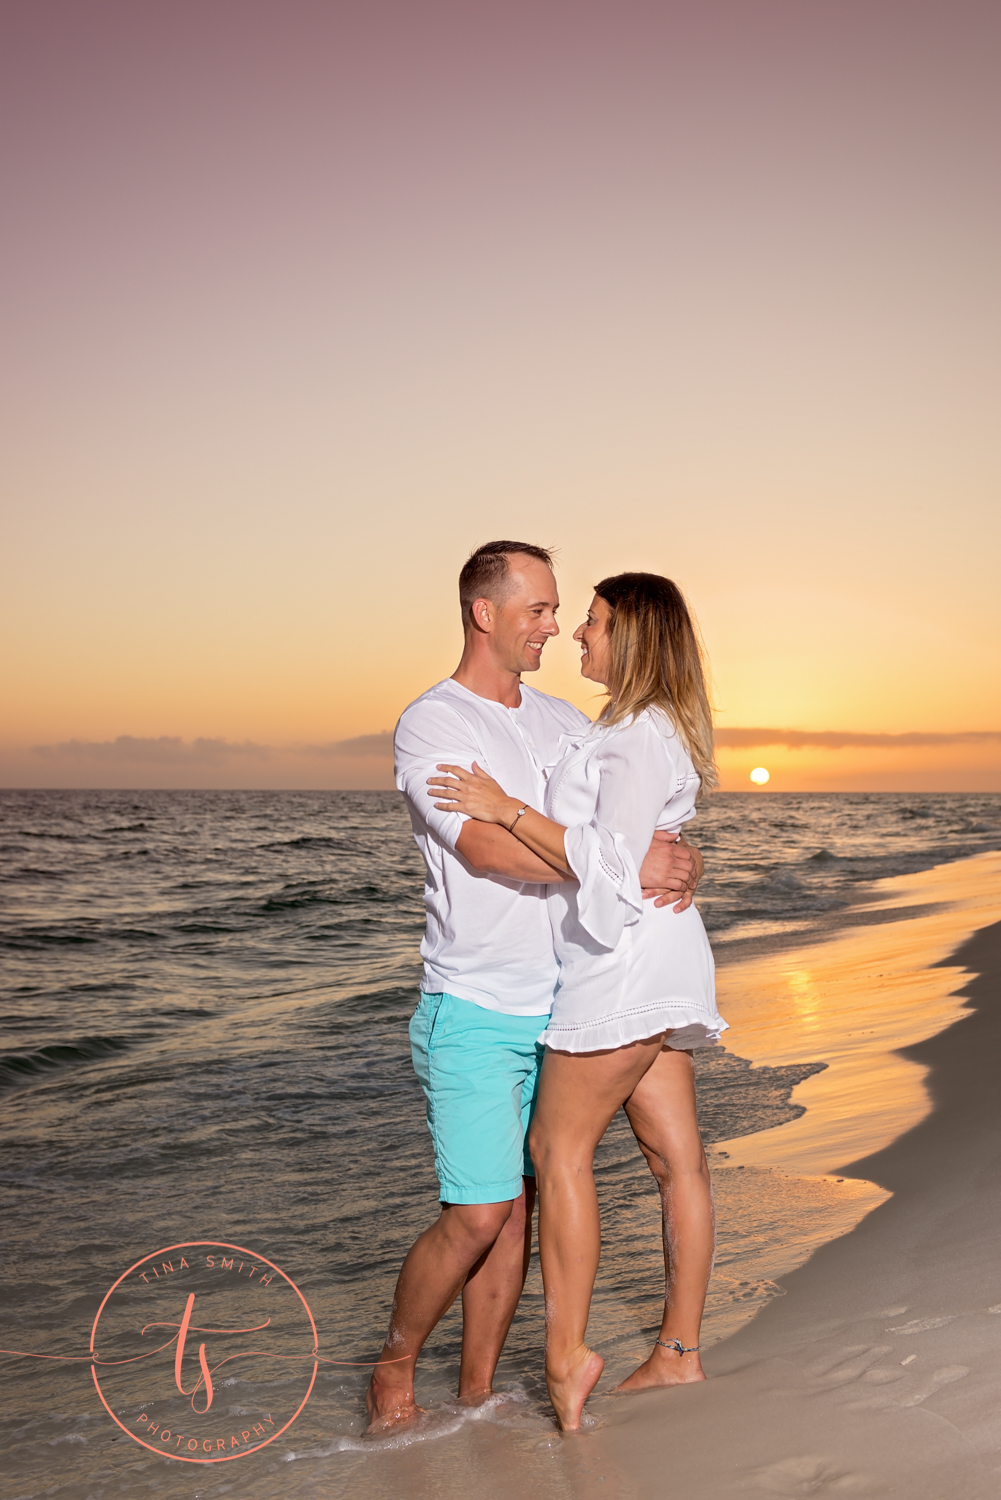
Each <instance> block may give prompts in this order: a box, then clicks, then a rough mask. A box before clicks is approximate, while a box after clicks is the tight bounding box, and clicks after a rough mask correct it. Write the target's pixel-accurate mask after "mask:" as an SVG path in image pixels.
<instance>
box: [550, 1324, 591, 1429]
mask: <svg viewBox="0 0 1001 1500" xmlns="http://www.w3.org/2000/svg"><path fill="white" fill-rule="evenodd" d="M604 1368H605V1361H604V1360H603V1359H602V1357H601V1355H600V1354H595V1352H594V1350H593V1349H589V1348H588V1347H587V1345H586V1344H584V1345H583V1346H582V1347H581V1349H580V1352H579V1353H578V1354H577V1355H576V1356H575V1357H574V1358H573V1359H572V1360H571V1361H570V1363H569V1364H568V1365H567V1367H566V1371H565V1373H563V1374H561V1375H559V1376H557V1375H556V1374H555V1373H554V1372H553V1371H550V1370H548V1369H547V1370H546V1385H547V1386H548V1387H549V1399H550V1401H551V1402H552V1403H553V1410H554V1411H555V1413H556V1420H557V1422H558V1423H559V1424H560V1431H561V1432H579V1431H580V1418H581V1413H582V1412H583V1410H584V1402H585V1401H586V1400H587V1398H588V1396H590V1394H591V1392H592V1391H593V1390H594V1388H595V1386H596V1385H597V1384H598V1381H599V1379H600V1378H601V1372H602V1370H603V1369H604Z"/></svg>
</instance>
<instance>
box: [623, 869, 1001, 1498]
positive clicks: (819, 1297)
mask: <svg viewBox="0 0 1001 1500" xmlns="http://www.w3.org/2000/svg"><path fill="white" fill-rule="evenodd" d="M988 858H990V856H978V858H977V860H976V861H969V862H968V863H969V864H975V863H978V862H979V861H980V860H982V859H988ZM994 858H995V859H996V857H994ZM944 868H951V869H953V870H954V869H955V868H956V866H951V867H944ZM985 873H986V872H985ZM910 878H911V877H904V879H910ZM991 883H992V882H990V881H988V882H987V884H988V885H990V884H991ZM993 906H994V900H993V898H992V897H991V896H990V895H989V894H987V895H983V896H982V897H981V899H980V900H979V901H978V902H976V903H974V904H972V905H970V906H966V907H962V906H961V907H960V910H959V911H958V912H953V913H952V916H953V918H956V917H957V916H960V915H963V914H965V916H966V918H967V932H966V935H965V936H964V937H963V939H962V940H961V941H960V943H959V944H958V946H957V945H953V946H952V948H951V949H950V950H949V951H948V952H946V953H942V952H941V951H940V950H941V948H942V945H943V941H944V937H945V934H944V932H943V931H942V930H938V931H929V929H928V928H927V927H926V928H925V932H924V936H925V938H926V939H927V941H926V942H925V944H924V945H923V946H922V947H920V948H919V950H918V953H917V958H916V962H915V965H914V966H912V974H913V975H915V976H917V975H920V977H921V979H923V980H924V981H925V983H926V985H927V989H928V991H929V992H935V993H937V994H938V996H939V1000H940V1001H945V1000H949V1001H951V1002H952V1006H953V1014H952V1016H951V1018H947V1019H946V1024H945V1026H944V1028H936V1029H935V1030H934V1032H933V1033H931V1034H928V1033H927V1032H925V1034H924V1035H923V1036H922V1037H920V1038H917V1037H915V1038H914V1039H912V1040H907V1041H904V1042H902V1044H901V1045H900V1046H899V1047H898V1048H895V1049H894V1051H895V1052H898V1053H899V1058H898V1060H899V1062H900V1064H901V1067H902V1068H903V1069H909V1070H910V1071H911V1075H912V1081H913V1079H914V1078H916V1079H917V1081H918V1082H919V1084H920V1092H921V1099H920V1106H921V1107H920V1108H919V1111H918V1115H917V1118H915V1119H914V1120H913V1122H912V1123H910V1125H909V1126H906V1127H905V1128H904V1129H903V1131H902V1132H897V1133H896V1134H894V1135H892V1136H891V1138H890V1139H888V1140H887V1139H885V1138H884V1137H885V1126H886V1122H885V1120H883V1121H881V1120H880V1119H879V1118H878V1117H877V1119H876V1120H875V1121H872V1122H869V1123H868V1125H867V1126H866V1127H865V1130H868V1132H869V1133H870V1134H871V1135H873V1136H875V1138H876V1144H875V1145H873V1146H870V1147H869V1148H867V1149H866V1150H865V1152H864V1153H858V1152H855V1153H853V1154H850V1155H848V1156H844V1155H842V1156H841V1160H840V1163H839V1162H837V1161H835V1160H833V1159H832V1158H834V1157H836V1156H837V1154H838V1150H839V1149H840V1148H841V1146H842V1145H843V1144H844V1142H846V1141H848V1140H851V1139H853V1138H855V1137H853V1135H852V1132H851V1131H850V1130H849V1131H848V1132H847V1133H842V1134H841V1135H839V1134H838V1132H837V1130H835V1132H834V1134H833V1137H832V1145H831V1146H830V1147H824V1146H822V1145H821V1144H820V1143H819V1140H818V1134H817V1131H816V1130H815V1129H814V1128H813V1127H812V1126H811V1125H809V1124H804V1123H802V1122H808V1121H809V1120H810V1114H811V1110H810V1108H809V1106H808V1109H807V1114H806V1115H804V1116H803V1117H801V1120H800V1121H793V1122H791V1123H790V1124H789V1125H785V1126H780V1127H778V1129H777V1130H775V1131H772V1132H763V1133H762V1135H761V1136H759V1137H746V1138H743V1139H742V1140H741V1141H740V1142H739V1143H733V1144H734V1146H735V1147H738V1146H739V1148H741V1149H743V1150H744V1151H746V1152H747V1154H748V1156H749V1157H750V1156H751V1155H754V1156H755V1157H756V1159H757V1160H758V1161H759V1162H760V1161H761V1160H763V1159H768V1158H770V1159H771V1163H772V1165H774V1166H777V1165H778V1164H779V1162H780V1161H781V1162H784V1164H785V1165H786V1168H787V1169H790V1168H792V1167H793V1164H794V1163H796V1162H797V1161H798V1162H800V1163H804V1164H805V1163H811V1162H812V1163H813V1164H814V1165H815V1166H818V1165H820V1164H821V1162H822V1160H823V1158H824V1157H825V1155H826V1159H827V1161H828V1165H827V1168H826V1170H828V1171H829V1170H831V1168H833V1167H836V1166H840V1175H843V1176H844V1177H846V1178H852V1179H855V1180H865V1181H868V1182H872V1183H875V1184H877V1186H878V1187H879V1188H880V1189H881V1190H882V1191H883V1192H884V1193H885V1194H886V1197H885V1201H883V1202H882V1203H881V1204H880V1205H879V1206H878V1207H877V1208H876V1209H875V1210H874V1211H872V1212H869V1213H867V1215H866V1217H864V1218H863V1219H862V1220H861V1221H860V1222H859V1223H857V1224H856V1225H855V1227H854V1228H853V1229H851V1231H850V1232H849V1233H846V1234H843V1235H842V1236H841V1237H840V1238H837V1239H833V1240H830V1241H828V1242H827V1243H826V1244H824V1245H822V1246H820V1247H819V1248H817V1249H816V1250H815V1251H814V1253H813V1254H812V1255H811V1256H810V1258H809V1259H808V1260H807V1261H806V1262H805V1263H804V1264H801V1265H800V1266H799V1267H798V1269H796V1270H793V1271H791V1272H790V1273H788V1274H785V1275H783V1276H782V1290H783V1292H784V1295H783V1296H782V1297H781V1298H780V1299H776V1300H775V1301H773V1302H771V1303H769V1304H768V1305H767V1306H765V1307H764V1308H763V1309H762V1310H761V1311H760V1312H759V1313H758V1315H757V1316H756V1317H755V1318H754V1320H753V1321H752V1322H750V1323H748V1324H747V1325H746V1326H745V1327H744V1328H742V1329H741V1330H740V1331H739V1332H738V1333H736V1334H734V1335H733V1336H732V1337H731V1338H728V1339H726V1340H725V1341H723V1342H721V1343H720V1344H717V1345H716V1346H715V1347H714V1348H712V1349H711V1350H709V1351H708V1354H707V1357H706V1368H707V1373H708V1374H709V1375H710V1379H709V1381H708V1382H707V1383H706V1384H705V1385H704V1386H701V1387H688V1388H684V1389H680V1390H675V1391H670V1392H663V1393H661V1392H652V1393H649V1394H647V1395H644V1396H641V1397H633V1398H630V1399H629V1400H628V1401H625V1400H623V1401H621V1403H620V1401H618V1400H614V1401H612V1400H605V1401H596V1402H594V1403H593V1405H594V1408H595V1413H594V1414H595V1415H596V1416H599V1417H600V1419H601V1420H602V1422H603V1423H605V1424H606V1425H605V1426H604V1427H603V1428H602V1429H601V1430H599V1431H598V1432H596V1433H595V1434H594V1448H595V1450H597V1451H598V1452H600V1453H601V1457H602V1462H603V1465H605V1466H606V1473H608V1470H609V1469H610V1470H612V1471H613V1472H615V1473H616V1474H617V1475H618V1476H619V1477H620V1479H621V1481H622V1483H623V1485H624V1486H626V1487H625V1488H624V1489H623V1493H627V1494H630V1495H635V1496H636V1497H644V1500H645V1497H646V1496H647V1495H650V1496H651V1497H652V1496H653V1495H654V1494H657V1493H660V1492H661V1490H662V1487H663V1474H664V1470H663V1452H664V1450H665V1445H666V1446H667V1447H669V1449H670V1453H671V1462H670V1469H671V1476H672V1481H673V1482H674V1483H676V1484H677V1485H678V1486H679V1488H681V1489H685V1490H687V1491H688V1492H689V1493H692V1494H694V1495H697V1496H698V1497H699V1500H715V1497H717V1496H719V1497H723V1496H736V1495H739V1494H742V1493H745V1492H746V1491H748V1490H751V1491H754V1490H758V1491H762V1492H765V1493H771V1494H777V1495H799V1494H812V1493H823V1492H827V1491H829V1490H830V1491H833V1492H835V1493H846V1494H860V1495H862V1494H864V1495H882V1494H899V1495H901V1496H907V1497H908V1500H925V1497H927V1500H931V1497H933V1496H935V1497H939V1496H941V1495H943V1494H945V1495H956V1496H959V1497H962V1500H979V1497H981V1496H983V1497H984V1500H987V1497H991V1500H994V1497H995V1496H996V1495H997V1493H998V1489H999V1485H1001V1416H999V1415H998V1413H997V1405H998V1403H997V1393H998V1390H999V1388H1001V1316H998V1314H999V1313H1001V1266H998V1265H997V1258H998V1257H997V1250H996V1247H997V1244H998V1241H999V1237H1001V1196H999V1194H998V1191H997V1182H998V1172H999V1169H1001V1130H999V1128H998V1122H997V1114H998V1107H997V1102H996V1094H997V1084H996V1068H997V1063H996V1059H997V1058H998V1056H999V1054H1001V1004H999V1003H998V1002H999V1000H1001V993H999V991H1001V919H999V917H998V915H996V914H993ZM974 916H977V917H984V916H987V917H988V920H986V921H984V920H978V921H976V923H975V924H974V923H973V922H972V921H970V919H971V918H973V917H974ZM930 919H931V914H929V918H926V919H925V920H926V922H927V921H929V920H930ZM915 920H916V921H918V920H920V919H915ZM935 927H939V929H941V924H940V923H935V922H934V921H932V928H935ZM970 928H972V931H971V930H970ZM918 962H920V964H921V967H920V968H918V967H917V964H918ZM957 979H958V980H959V983H957ZM963 980H965V982H963ZM943 1014H944V1012H943ZM917 1029H918V1030H921V1026H920V1024H918V1026H917ZM833 1072H834V1070H833V1068H832V1069H831V1070H829V1073H830V1074H833ZM825 1076H827V1075H825V1074H820V1075H818V1076H817V1078H814V1079H809V1080H807V1082H806V1083H805V1084H804V1085H803V1086H802V1088H803V1091H804V1092H806V1091H807V1090H808V1089H809V1088H810V1087H811V1085H816V1084H817V1083H818V1082H819V1080H820V1079H823V1078H824V1077H825ZM824 1114H825V1107H824V1104H823V1103H821V1104H819V1105H817V1106H815V1110H814V1125H815V1124H816V1122H817V1118H818V1117H820V1116H823V1115H824ZM797 1127H800V1128H799V1130H797ZM782 1132H786V1133H787V1134H786V1137H785V1140H784V1141H783V1142H782V1144H781V1147H779V1146H777V1145H776V1141H777V1139H778V1138H779V1137H780V1135H781V1133H782ZM864 1133H865V1131H863V1134H864ZM768 1136H771V1137H772V1138H773V1139H772V1141H771V1142H768V1141H766V1139H765V1138H766V1137H768ZM755 1142H756V1143H757V1145H756V1146H755V1144H754V1143H755ZM735 1154H736V1153H735ZM608 1477H609V1478H611V1475H610V1474H609V1475H608Z"/></svg>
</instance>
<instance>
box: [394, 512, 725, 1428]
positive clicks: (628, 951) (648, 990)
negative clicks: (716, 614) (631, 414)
mask: <svg viewBox="0 0 1001 1500" xmlns="http://www.w3.org/2000/svg"><path fill="white" fill-rule="evenodd" d="M459 597H460V603H461V606H462V615H463V626H464V632H465V646H464V649H463V654H462V660H461V661H460V663H459V666H458V668H457V669H456V671H455V673H454V675H453V676H452V677H451V678H449V679H448V680H447V681H445V682H440V683H438V685H437V686H436V687H433V688H431V689H430V690H429V691H428V692H426V693H424V694H423V696H422V697H420V698H418V699H417V701H416V702H415V703H412V704H411V705H410V707H409V708H408V709H407V710H406V711H405V713H404V714H403V716H402V718H401V719H400V722H399V725H398V726H397V730H396V742H395V746H396V781H397V785H398V787H399V788H400V790H401V791H402V792H403V794H404V796H405V798H406V800H407V803H408V806H409V809H410V814H411V818H412V820H413V827H414V836H415V838H416V841H417V844H418V847H419V848H420V850H421V853H422V855H423V856H424V861H425V865H426V868H427V881H426V888H425V906H426V908H427V931H426V934H425V937H424V941H423V943H422V946H421V952H422V955H423V958H424V977H423V980H422V984H421V991H422V993H421V997H420V1003H419V1005H418V1007H417V1010H416V1012H415V1014H414V1016H413V1019H412V1020H411V1023H410V1040H411V1047H412V1052H413V1059H414V1067H415V1069H416V1072H417V1076H418V1078H419V1079H420V1082H421V1085H422V1087H423V1089H424V1093H425V1096H426V1099H427V1120H428V1126H429V1129H430V1131H431V1137H432V1141H433V1143H434V1153H435V1168H436V1172H437V1176H438V1181H439V1184H440V1198H441V1212H440V1216H439V1218H438V1220H437V1221H436V1222H435V1223H434V1224H433V1225H432V1226H431V1227H430V1228H429V1229H427V1230H426V1231H425V1232H424V1233H423V1234H422V1235H421V1236H420V1238H419V1239H418V1240H417V1241H416V1242H415V1244H414V1245H413V1247H412V1248H411V1250H410V1252H409V1254H408V1255H407V1258H406V1260H405V1261H404V1263H403V1268H402V1270H401V1272H400V1277H399V1281H398V1283H397V1287H396V1294H395V1297H394V1301H393V1309H392V1316H391V1321H390V1326H389V1332H388V1334H387V1337H386V1344H385V1347H384V1350H383V1354H382V1358H381V1361H380V1363H379V1364H378V1365H377V1366H376V1369H375V1373H374V1376H373V1380H372V1384H371V1387H370V1389H369V1394H368V1406H369V1415H370V1418H371V1427H370V1431H372V1432H378V1431H385V1430H387V1429H389V1428H391V1427H392V1426H394V1425H395V1424H397V1423H399V1422H404V1421H407V1420H409V1419H411V1418H412V1417H413V1416H414V1415H415V1412H416V1410H417V1408H416V1405H415V1400H414V1371H415V1366H416V1363H417V1358H418V1355H419V1353H420V1351H421V1348H422V1347H423V1345H424V1342H425V1340H426V1339H427V1337H428V1335H429V1334H430V1333H431V1331H432V1329H433V1328H434V1327H435V1325H436V1324H437V1323H438V1321H439V1319H440V1318H441V1317H442V1316H443V1315H444V1313H445V1312H446V1311H447V1310H448V1308H449V1307H450V1306H451V1305H452V1303H453V1302H454V1300H455V1298H456V1297H457V1296H459V1295H460V1293H461V1296H462V1313H463V1336H462V1359H461V1366H460V1374H459V1397H460V1399H461V1400H465V1401H469V1402H475V1401H477V1400H480V1399H482V1398H483V1397H485V1396H486V1395H488V1394H489V1393H490V1390H491V1385H492V1381H493V1376H494V1372H495V1370H496V1366H497V1361H498V1359H499V1357H500V1353H501V1349H502V1347H503V1344H504V1340H505V1338H506V1337H507V1333H508V1329H509V1328H510V1326H511V1321H512V1319H513V1317H514V1313H515V1309H516V1307H517V1305H518V1299H519V1297H520V1296H521V1292H522V1288H523V1286H524V1281H525V1275H526V1272H527V1268H528V1259H529V1250H530V1246H531V1224H532V1210H533V1205H534V1200H535V1193H536V1185H537V1188H538V1196H539V1254H540V1260H541V1265H542V1276H543V1282H544V1286H545V1304H546V1382H547V1385H548V1387H549V1394H550V1399H551V1400H552V1403H553V1408H554V1410H555V1412H556V1416H557V1419H558V1421H559V1424H560V1427H561V1428H562V1429H563V1430H564V1431H574V1430H576V1429H578V1428H579V1427H580V1421H581V1413H582V1411H583V1407H584V1403H585V1401H586V1399H587V1397H588V1395H589V1394H590V1392H591V1391H592V1390H593V1388H594V1386H595V1385H596V1383H597V1381H598V1378H599V1376H600V1374H601V1369H602V1359H601V1356H600V1355H599V1354H597V1353H595V1352H594V1351H593V1350H591V1349H589V1348H588V1346H587V1344H586V1342H585V1332H586V1328H587V1318H588V1311H589V1307H590V1301H591V1294H592V1290H593V1286H594V1278H595V1273H596V1271H597V1267H598V1256H599V1250H600V1225H599V1217H598V1201H597V1195H596V1191H595V1184H594V1176H593V1171H592V1162H593V1156H594V1151H595V1148H596V1147H597V1145H598V1142H599V1141H600V1140H601V1137H602V1135H603V1134H604V1132H605V1130H606V1129H607V1127H608V1125H609V1124H610V1122H611V1120H612V1118H613V1117H614V1115H615V1113H616V1111H617V1110H618V1109H619V1108H620V1107H622V1108H623V1109H624V1110H625V1112H626V1115H627V1117H628V1119H629V1123H630V1125H631V1126H632V1129H633V1133H634V1134H635V1136H636V1139H637V1141H638V1143H639V1147H640V1150H641V1151H642V1153H643V1155H644V1156H645V1157H646V1160H647V1162H648V1164H649V1166H650V1169H651V1171H652V1172H653V1175H654V1177H655V1179H656V1181H657V1184H658V1187H659V1189H660V1192H661V1195H662V1199H663V1207H664V1247H665V1264H666V1284H667V1294H666V1299H665V1304H664V1316H663V1320H662V1323H661V1328H660V1335H659V1338H658V1339H657V1340H656V1341H655V1343H654V1347H653V1351H652V1353H651V1354H650V1357H649V1358H648V1359H647V1360H645V1361H644V1363H643V1364H641V1365H640V1366H639V1368H638V1369H637V1370H635V1371H634V1372H633V1373H632V1374H631V1375H630V1376H629V1377H628V1379H627V1380H625V1381H624V1382H623V1384H622V1386H620V1387H619V1389H620V1390H639V1389H644V1388H646V1387H650V1386H666V1385H674V1384H678V1383H680V1382H687V1381H694V1380H701V1379H703V1378H704V1377H703V1374H702V1367H701V1364H700V1361H699V1353H698V1346H699V1327H700V1322H701V1318H702V1309H703V1304H704V1301H705V1295H706V1288H707V1285H708V1281H709V1274H710V1270H711V1267H712V1257H713V1245H714V1223H713V1206H712V1191H711V1186H710V1181H709V1173H708V1169H707V1166H706V1159H705V1154H704V1152H703V1149H702V1142H701V1139H700V1137H699V1131H698V1125H697V1122H696V1114H695V1086H694V1077H693V1069H692V1057H691V1054H692V1050H693V1049H694V1048H696V1047H702V1046H706V1045H710V1044H712V1043H714V1042H716V1041H717V1040H718V1038H719V1035H720V1033H721V1031H722V1030H724V1029H725V1025H726V1023H725V1022H724V1021H723V1020H722V1019H721V1017H720V1016H719V1014H718V1013H717V1010H716V1004H715V991H714V976H713V960H712V953H711V951H710V948H709V943H708V940H707V938H706V934H705V929H704V928H703V926H702V921H701V918H700V917H699V914H698V911H697V910H696V908H695V907H694V906H693V905H692V894H693V892H694V889H695V885H696V883H697V880H698V877H699V875H700V874H701V859H700V857H699V855H698V852H697V851H696V850H694V849H692V848H691V846H689V845H687V844H686V843H685V841H684V839H683V838H682V837H681V829H682V827H683V825H684V824H685V823H686V822H687V821H688V820H689V819H691V818H692V817H694V816H695V801H696V798H697V796H698V794H699V791H700V790H701V788H702V787H711V786H713V785H715V780H716V775H715V767H714V764H713V750H712V719H711V713H710V708H709V701H708V696H707V692H706V687H705V681H704V677H703V670H702V661H701V656H700V651H699V645H698V639H697V636H696V633H695V629H694V626H693V624H692V621H691V618H690V616H689V614H688V610H687V608H686V606H685V602H684V599H683V598H682V596H681V594H680V592H679V591H678V589H677V588H676V587H675V585H674V584H673V583H671V582H670V581H669V580H668V579H666V578H660V577H658V576H656V575H654V574H649V573H623V574H620V575H618V576H617V577H614V578H606V579H605V580H604V581H603V582H602V583H600V584H598V585H597V588H596V591H595V595H594V598H593V600H592V602H591V607H590V609H589V611H588V617H587V621H586V622H585V623H584V624H583V625H581V626H580V628H579V629H578V630H577V631H576V632H575V634H574V639H575V640H576V641H579V643H580V647H581V674H582V676H584V677H585V678H587V679H589V680H590V681H591V682H594V683H596V684H599V685H602V686H604V687H605V689H606V691H607V693H608V701H607V704H606V706H605V709H604V711H603V713H602V714H601V716H600V718H599V719H598V721H597V723H596V724H592V723H591V722H590V720H589V719H587V718H586V716H585V715H584V714H582V713H581V712H580V711H579V710H578V709H576V708H574V707H573V706H572V705H571V704H569V703H566V702H563V701H562V700H560V699H558V698H552V697H550V696H548V695H547V694H545V693H541V692H538V691H537V690H536V689H534V688H531V687H529V686H528V685H527V684H525V683H523V682H522V680H521V679H522V674H523V673H526V672H532V671H535V670H537V668H538V666H539V662H540V658H541V655H542V650H543V647H544V645H545V643H546V641H547V640H548V639H549V637H550V636H554V635H556V634H558V626H557V624H556V611H557V609H558V607H559V596H558V593H557V588H556V579H555V577H554V574H553V570H552V558H551V555H550V553H549V552H548V551H547V550H546V549H545V548H542V547H535V546H532V545H529V544H526V543H520V542H511V541H500V542H491V543H488V544H487V545H486V546H484V547H480V548H479V549H478V550H477V551H476V552H474V553H473V555H472V556H471V557H470V559H469V561H468V562H467V563H466V565H465V566H464V568H463V569H462V572H461V574H460V578H459Z"/></svg>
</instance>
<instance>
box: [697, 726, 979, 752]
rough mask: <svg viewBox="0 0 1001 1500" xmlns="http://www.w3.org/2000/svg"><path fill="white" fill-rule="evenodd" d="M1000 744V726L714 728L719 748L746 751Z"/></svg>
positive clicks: (917, 747)
mask: <svg viewBox="0 0 1001 1500" xmlns="http://www.w3.org/2000/svg"><path fill="white" fill-rule="evenodd" d="M990 744H1001V729H971V730H958V731H956V732H954V733H951V734H933V733H930V732H929V733H925V732H923V731H913V732H910V733H907V734H856V733H854V732H853V731H852V730H841V729H817V730H812V729H717V730H716V745H717V748H719V749H722V750H738V749H739V750H747V749H750V748H751V746H758V745H784V746H785V747H786V749H787V750H803V749H806V748H807V747H809V746H812V747H814V748H816V749H822V750H849V749H852V750H854V749H865V750H909V749H921V748H925V747H928V746H935V745H990Z"/></svg>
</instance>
